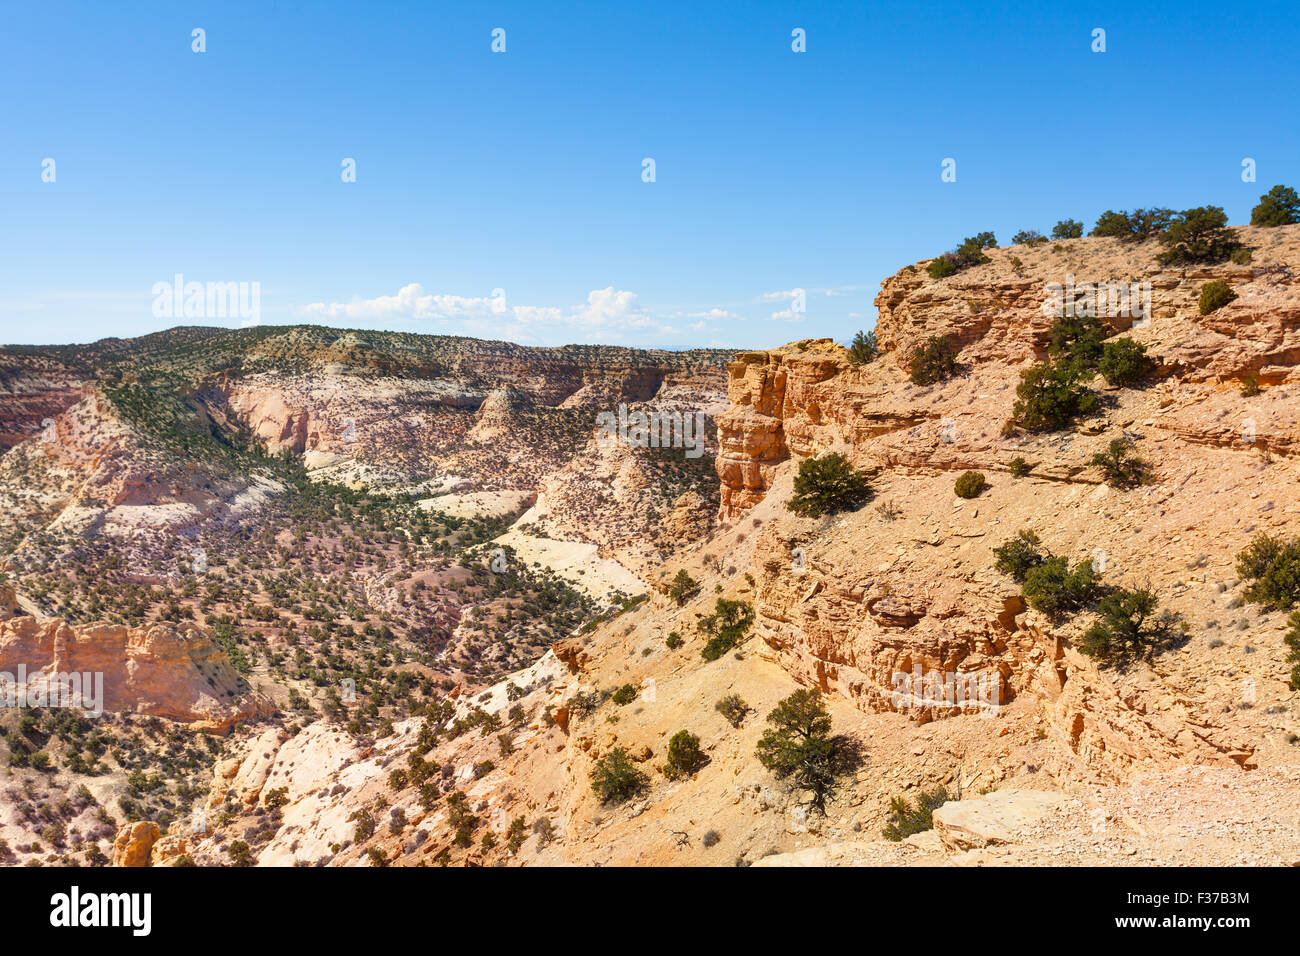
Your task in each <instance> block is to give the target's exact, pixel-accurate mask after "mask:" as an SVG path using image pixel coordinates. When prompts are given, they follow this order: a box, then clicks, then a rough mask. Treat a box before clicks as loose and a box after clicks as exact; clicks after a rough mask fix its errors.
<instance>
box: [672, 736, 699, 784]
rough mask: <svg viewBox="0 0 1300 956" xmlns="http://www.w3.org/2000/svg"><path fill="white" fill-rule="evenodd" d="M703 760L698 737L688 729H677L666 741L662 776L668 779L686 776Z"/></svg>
mask: <svg viewBox="0 0 1300 956" xmlns="http://www.w3.org/2000/svg"><path fill="white" fill-rule="evenodd" d="M703 762H704V752H703V751H702V750H700V738H699V737H697V736H695V735H694V734H693V733H691V732H690V731H689V730H679V731H677V733H675V734H673V735H672V738H671V739H670V740H669V741H668V756H667V757H666V758H665V759H664V776H665V777H667V778H668V779H669V780H675V779H677V778H678V777H688V776H690V775H691V774H693V773H694V772H695V771H696V769H697V768H698V767H699V766H700V764H701V763H703Z"/></svg>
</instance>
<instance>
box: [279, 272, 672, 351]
mask: <svg viewBox="0 0 1300 956" xmlns="http://www.w3.org/2000/svg"><path fill="white" fill-rule="evenodd" d="M494 293H496V294H495V295H493V296H460V295H435V294H432V293H430V292H427V291H426V290H425V288H424V286H422V285H420V284H419V283H418V282H412V283H410V284H409V285H405V286H403V287H402V288H401V289H399V290H398V291H397V293H396V294H395V295H381V296H376V297H375V298H373V299H363V298H360V297H357V298H354V299H352V300H351V301H349V302H312V303H310V304H308V305H305V306H302V307H301V308H300V309H299V310H298V311H299V312H300V313H301V314H303V315H305V316H308V317H310V318H315V319H319V320H322V321H339V320H346V321H349V322H355V321H378V322H401V323H413V322H419V323H424V322H443V323H449V322H452V323H460V324H462V325H463V326H465V327H466V328H467V329H469V330H473V331H476V332H481V333H486V334H491V335H505V334H510V335H513V336H516V337H520V338H529V339H531V338H533V337H534V336H533V335H532V334H530V333H529V332H528V331H527V329H529V328H536V329H545V328H547V327H553V328H557V329H562V328H569V329H600V330H602V332H603V333H604V334H606V335H608V334H609V333H610V332H611V331H612V330H619V329H645V330H650V331H653V332H657V333H659V334H661V335H675V334H678V333H679V331H680V330H678V329H676V328H674V327H672V326H670V325H664V324H661V323H660V322H657V321H656V320H655V319H654V318H653V317H652V316H651V315H650V314H649V312H648V311H647V310H646V309H645V308H644V307H643V306H642V305H641V304H640V301H639V300H638V298H637V294H636V293H635V292H628V291H626V290H622V289H615V288H614V287H613V286H608V287H606V288H604V289H593V290H592V291H591V292H590V293H588V294H587V301H586V302H583V303H581V304H580V305H574V306H570V307H569V308H560V307H557V306H547V305H513V304H510V303H509V302H508V300H507V298H506V296H505V294H504V293H501V292H499V291H498V290H494Z"/></svg>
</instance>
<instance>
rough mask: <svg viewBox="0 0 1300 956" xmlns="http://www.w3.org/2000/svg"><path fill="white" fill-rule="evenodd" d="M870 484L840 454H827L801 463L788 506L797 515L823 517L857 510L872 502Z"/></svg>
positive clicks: (863, 475)
mask: <svg viewBox="0 0 1300 956" xmlns="http://www.w3.org/2000/svg"><path fill="white" fill-rule="evenodd" d="M871 495H872V492H871V483H870V481H869V480H868V478H867V475H866V473H865V472H861V471H858V470H857V469H855V468H854V467H853V466H852V465H851V464H850V463H849V460H848V459H847V458H845V457H844V456H843V455H841V454H840V453H839V452H828V453H826V454H824V455H819V456H818V457H816V458H805V459H804V460H803V461H801V462H799V473H798V474H797V475H796V476H795V479H794V494H793V495H792V496H791V498H790V502H789V505H788V506H787V507H788V508H789V509H790V510H791V511H793V512H794V513H795V514H801V515H807V516H808V517H811V518H820V517H821V516H822V515H828V514H836V513H837V512H841V511H856V510H857V509H858V508H861V507H862V506H863V505H864V504H866V503H867V502H868V501H870V500H871Z"/></svg>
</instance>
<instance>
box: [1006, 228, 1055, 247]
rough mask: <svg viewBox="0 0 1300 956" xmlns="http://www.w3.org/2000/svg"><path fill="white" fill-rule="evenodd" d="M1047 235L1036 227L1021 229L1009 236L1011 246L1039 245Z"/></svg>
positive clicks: (1045, 240) (1045, 239) (1044, 240)
mask: <svg viewBox="0 0 1300 956" xmlns="http://www.w3.org/2000/svg"><path fill="white" fill-rule="evenodd" d="M1045 242H1047V237H1046V236H1045V235H1043V234H1042V233H1041V232H1039V231H1038V230H1037V229H1023V230H1021V231H1020V232H1018V233H1016V234H1015V235H1014V236H1012V237H1011V244H1012V245H1013V246H1041V245H1042V244H1043V243H1045Z"/></svg>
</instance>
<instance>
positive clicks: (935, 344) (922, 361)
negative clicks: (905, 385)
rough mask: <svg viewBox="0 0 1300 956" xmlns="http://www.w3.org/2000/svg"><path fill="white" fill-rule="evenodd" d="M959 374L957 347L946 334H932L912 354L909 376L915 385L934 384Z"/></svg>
mask: <svg viewBox="0 0 1300 956" xmlns="http://www.w3.org/2000/svg"><path fill="white" fill-rule="evenodd" d="M956 374H957V347H956V346H955V345H954V344H953V342H952V340H951V339H950V338H948V336H946V335H932V336H931V337H930V338H928V339H927V340H926V342H925V344H924V345H922V346H921V347H920V348H919V349H917V351H916V354H915V355H913V356H912V368H911V372H910V373H909V376H910V378H911V380H912V383H913V384H915V385H934V384H935V383H937V382H944V381H947V380H948V379H950V378H952V377H953V376H954V375H956Z"/></svg>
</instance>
